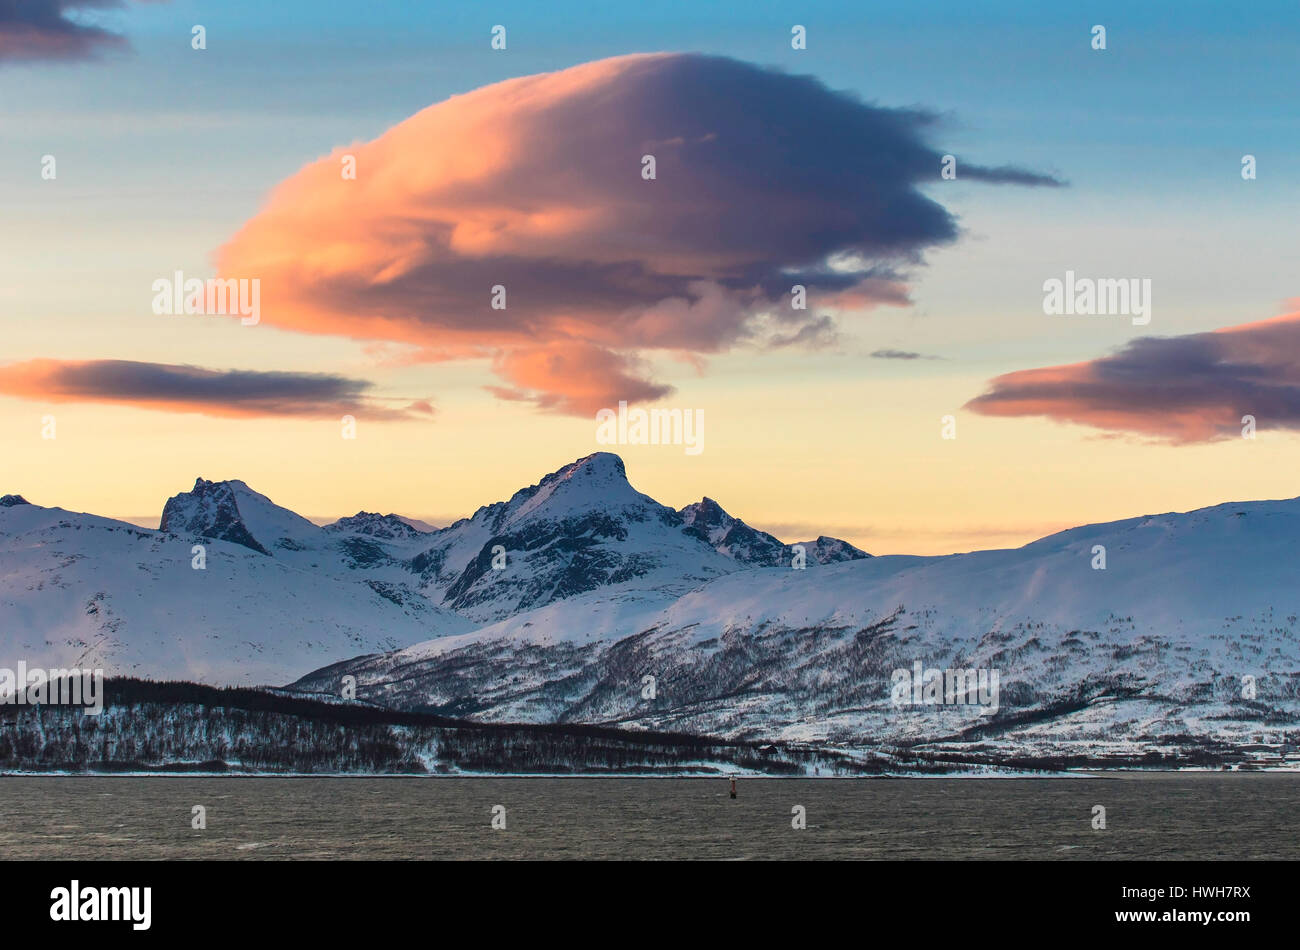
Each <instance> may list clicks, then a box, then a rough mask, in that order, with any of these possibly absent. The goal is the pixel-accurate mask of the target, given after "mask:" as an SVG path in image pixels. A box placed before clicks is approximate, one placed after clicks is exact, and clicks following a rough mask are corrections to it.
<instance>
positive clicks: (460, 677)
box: [295, 499, 1300, 756]
mask: <svg viewBox="0 0 1300 950" xmlns="http://www.w3.org/2000/svg"><path fill="white" fill-rule="evenodd" d="M702 505H704V506H706V507H707V506H708V502H707V500H706V502H704V503H702ZM702 515H703V516H702ZM710 524H717V525H718V526H719V527H721V525H722V519H721V518H719V517H717V516H716V515H714V514H712V513H711V512H708V511H705V512H701V509H700V508H698V507H697V508H695V509H694V521H693V523H692V524H691V525H688V527H695V526H700V527H702V528H703V527H704V526H705V525H710ZM724 536H725V535H724ZM706 537H707V539H708V540H709V541H710V542H711V543H717V542H718V540H719V538H718V536H716V535H715V534H712V533H707V532H706ZM746 550H753V547H749V548H747V549H746ZM1102 558H1104V561H1103V560H1102ZM810 560H811V559H810ZM1103 563H1104V567H1103V566H1102V565H1103ZM1297 576H1300V499H1297V500H1290V501H1276V502H1252V503H1243V504H1229V505H1220V506H1218V507H1214V508H1208V509H1204V510H1200V511H1194V512H1190V513H1186V514H1165V515H1158V516H1148V517H1142V518H1134V519H1129V520H1126V521H1119V522H1113V523H1110V524H1103V525H1091V526H1086V527H1081V528H1076V529H1073V530H1071V531H1066V532H1063V533H1061V534H1057V535H1053V536H1051V537H1048V538H1044V539H1042V540H1040V541H1036V542H1034V543H1032V544H1029V545H1026V546H1025V547H1022V548H1019V549H1015V550H1003V551H985V552H977V553H972V554H963V555H953V556H949V557H927V558H922V557H899V556H894V557H875V558H870V559H865V558H863V559H855V560H852V561H848V562H844V563H838V564H830V565H827V566H824V567H821V568H818V569H817V570H804V571H799V570H792V569H789V568H765V569H750V570H742V571H733V572H729V573H727V574H725V575H723V576H719V577H717V578H715V579H713V580H710V581H708V582H707V583H704V584H701V585H699V586H697V587H696V588H695V589H693V590H691V591H689V592H687V593H685V594H682V595H681V596H676V595H673V594H669V593H663V594H661V595H660V596H657V597H629V596H626V595H625V594H623V593H622V592H621V591H619V590H617V589H612V590H595V591H592V592H589V593H586V594H583V595H581V596H576V597H572V598H569V599H567V600H564V601H560V602H556V603H551V604H548V605H545V606H542V607H540V608H538V609H534V610H531V611H527V612H524V613H520V614H517V615H515V616H512V617H509V618H506V619H503V620H501V621H499V622H496V623H493V624H490V625H488V626H484V627H482V628H480V629H478V630H475V631H473V632H471V633H467V634H462V635H459V636H454V637H446V638H441V639H437V640H431V641H428V642H425V643H421V644H417V645H414V646H411V647H407V648H405V649H402V650H398V651H395V652H391V653H386V654H380V655H374V656H368V657H360V658H357V659H355V660H352V661H349V662H346V663H340V664H335V665H333V666H331V667H327V668H325V669H323V670H320V671H318V672H316V673H315V674H312V675H310V676H307V677H305V678H304V679H303V680H301V681H300V682H299V683H297V684H295V688H298V689H302V690H308V691H312V690H318V691H323V692H333V691H336V690H337V686H338V681H339V677H340V676H341V675H343V674H344V673H350V674H352V675H355V676H356V677H357V678H358V682H359V684H360V685H359V690H358V693H359V695H360V696H363V697H365V698H367V699H369V700H372V701H376V702H379V703H382V704H385V705H392V706H396V707H400V708H413V709H414V708H418V709H428V710H435V711H441V712H445V713H447V714H452V715H461V716H473V717H476V718H481V719H485V720H497V721H584V722H607V723H619V724H624V725H632V726H636V727H642V728H657V729H669V730H682V731H698V732H708V733H713V734H720V735H726V736H731V737H744V738H756V737H763V738H783V739H788V740H791V739H800V740H815V741H830V742H835V743H840V744H845V745H856V746H873V745H877V744H906V745H920V746H923V747H926V748H939V749H942V748H946V747H949V746H951V745H953V744H958V745H961V746H962V747H963V748H968V747H970V745H971V743H972V742H973V743H975V745H976V746H978V747H982V748H989V749H998V750H1001V751H1002V752H1003V753H1005V754H1008V755H1010V754H1017V755H1042V754H1084V755H1089V756H1094V755H1097V754H1120V753H1132V752H1133V751H1134V750H1137V751H1139V752H1150V751H1152V750H1154V751H1157V752H1158V751H1159V750H1161V749H1167V750H1174V749H1177V750H1179V751H1180V754H1183V755H1185V754H1187V753H1188V750H1195V749H1199V748H1213V747H1215V746H1216V745H1220V744H1228V745H1233V746H1242V745H1248V744H1250V743H1253V742H1256V741H1260V740H1263V741H1273V742H1281V741H1288V742H1296V741H1300V628H1298V626H1297V624H1298V623H1300V621H1298V618H1300V585H1298V584H1297V583H1296V578H1297ZM917 662H919V663H921V664H922V670H923V671H928V670H932V669H938V670H946V669H963V670H965V669H974V670H980V669H982V670H985V671H996V672H997V674H998V677H999V684H1000V691H999V695H998V702H997V709H996V711H995V710H992V709H989V708H979V707H976V706H970V705H944V704H906V705H899V704H896V703H895V701H894V700H895V698H897V697H896V696H895V694H894V692H893V686H894V682H895V671H899V670H902V671H905V672H907V673H908V674H909V675H910V673H911V671H913V670H914V668H915V667H914V664H916V663H917ZM647 676H650V677H654V680H653V683H654V691H653V696H650V695H648V694H647V692H646V690H645V684H646V682H647V681H646V680H645V677H647ZM908 695H909V696H910V695H911V693H910V689H909V690H908ZM920 698H924V697H920Z"/></svg>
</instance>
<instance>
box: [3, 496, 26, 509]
mask: <svg viewBox="0 0 1300 950" xmlns="http://www.w3.org/2000/svg"><path fill="white" fill-rule="evenodd" d="M30 504H31V502H30V501H28V500H27V499H26V498H24V497H23V496H22V495H0V508H14V507H16V506H18V505H30Z"/></svg>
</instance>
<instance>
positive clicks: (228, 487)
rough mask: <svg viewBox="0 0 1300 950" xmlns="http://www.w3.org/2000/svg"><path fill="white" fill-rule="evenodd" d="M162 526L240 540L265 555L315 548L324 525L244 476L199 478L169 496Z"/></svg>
mask: <svg viewBox="0 0 1300 950" xmlns="http://www.w3.org/2000/svg"><path fill="white" fill-rule="evenodd" d="M158 530H160V531H164V532H167V533H169V534H194V535H198V536H200V537H204V538H213V539H216V540H219V541H230V542H231V543H233V544H240V545H243V546H244V547H246V548H250V549H252V550H254V551H257V552H259V553H261V554H267V555H269V554H271V553H272V552H273V551H274V550H275V549H277V548H286V549H289V550H301V549H303V548H304V547H309V546H311V545H312V544H313V543H314V542H315V541H316V540H317V539H318V538H319V537H320V535H321V531H322V529H321V528H319V527H318V526H316V525H314V524H312V523H311V522H310V521H308V520H307V519H306V518H304V517H302V516H301V515H298V514H295V513H294V512H292V511H290V510H289V509H288V508H282V507H280V506H279V505H277V504H276V503H275V502H273V501H271V499H270V498H267V497H266V496H265V495H262V494H260V493H258V492H255V491H253V489H251V488H249V487H248V485H247V483H245V482H243V481H240V480H239V479H228V480H225V481H219V482H218V481H210V480H208V479H205V478H201V477H200V478H196V479H195V480H194V488H193V489H192V490H190V491H188V492H181V493H180V494H178V495H173V496H172V497H171V498H169V499H167V504H166V505H164V506H163V513H162V520H161V521H160V522H159V525H158Z"/></svg>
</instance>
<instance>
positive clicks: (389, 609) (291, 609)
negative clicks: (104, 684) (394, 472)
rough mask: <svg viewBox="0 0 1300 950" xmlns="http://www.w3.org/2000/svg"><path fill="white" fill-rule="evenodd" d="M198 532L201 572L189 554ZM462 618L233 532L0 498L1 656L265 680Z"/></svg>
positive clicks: (0, 659)
mask: <svg viewBox="0 0 1300 950" xmlns="http://www.w3.org/2000/svg"><path fill="white" fill-rule="evenodd" d="M256 526H257V527H258V528H265V526H266V522H256ZM287 526H288V527H290V528H294V527H296V525H294V524H293V523H291V522H290V523H287ZM318 530H319V529H318ZM263 536H264V537H268V538H269V537H270V536H269V535H263ZM284 536H285V537H290V535H284ZM199 543H201V544H202V545H203V546H204V548H205V549H206V550H205V556H206V565H205V569H204V570H195V569H194V568H193V566H192V558H193V555H192V553H191V552H192V548H193V546H194V545H195V544H199ZM398 601H401V602H400V603H399V602H398ZM468 627H469V624H468V623H467V622H466V621H464V620H463V619H461V618H459V617H456V616H455V615H452V614H449V613H447V612H445V611H441V610H439V609H438V608H436V607H435V606H433V605H432V604H430V603H428V602H427V601H426V600H424V599H423V598H422V597H419V596H408V597H402V596H401V594H400V591H395V590H394V589H393V588H389V587H386V586H385V585H383V584H382V583H381V582H378V581H374V580H367V579H364V578H357V579H355V580H347V579H341V578H339V577H337V576H332V575H330V574H328V573H325V572H320V571H312V570H302V569H299V568H296V567H294V566H292V565H289V564H286V563H284V562H282V561H280V560H277V559H275V558H272V557H267V556H266V555H264V554H259V553H257V552H256V551H254V550H253V549H251V548H250V547H248V546H246V545H244V544H240V543H235V542H231V541H221V540H212V539H206V538H201V537H198V536H196V535H189V536H186V535H185V534H183V533H182V534H168V533H165V532H162V531H149V530H146V529H143V528H139V527H136V526H135V525H131V524H127V523H125V522H121V521H114V520H111V519H108V518H100V517H96V516H95V515H87V514H77V513H74V512H69V511H64V510H63V509H61V508H43V507H39V506H36V505H30V504H23V505H5V506H3V507H0V667H5V668H9V669H14V668H15V667H16V664H17V663H18V662H19V661H20V660H21V661H25V662H26V663H27V664H28V666H30V667H36V666H40V667H46V668H50V667H54V668H63V667H72V666H82V667H86V666H90V667H102V668H104V669H105V670H106V671H107V672H108V673H110V674H112V673H120V674H130V675H135V676H147V677H151V678H179V679H192V680H198V681H201V682H209V683H223V684H266V683H278V682H283V681H284V680H286V679H289V678H292V677H293V676H295V675H298V674H299V673H301V671H302V670H303V669H304V667H310V666H316V665H319V664H321V663H326V662H330V661H332V660H334V659H337V658H338V657H339V656H342V655H347V654H353V653H357V652H369V651H373V650H383V649H391V648H393V647H397V646H401V645H403V644H406V643H411V642H415V641H417V640H423V639H427V638H428V637H429V636H431V635H436V634H437V633H439V632H460V631H463V630H465V629H467V628H468Z"/></svg>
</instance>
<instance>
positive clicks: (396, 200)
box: [217, 54, 1056, 413]
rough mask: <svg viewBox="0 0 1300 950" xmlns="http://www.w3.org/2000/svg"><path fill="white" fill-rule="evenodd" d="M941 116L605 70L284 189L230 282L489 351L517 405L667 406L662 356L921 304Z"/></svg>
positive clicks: (938, 240) (781, 83)
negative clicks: (919, 286) (911, 272)
mask: <svg viewBox="0 0 1300 950" xmlns="http://www.w3.org/2000/svg"><path fill="white" fill-rule="evenodd" d="M932 122H933V117H932V116H930V115H928V114H925V113H921V112H917V111H914V110H893V109H884V108H879V107H876V106H872V105H867V104H864V103H863V102H861V101H859V100H857V99H856V98H854V97H852V96H849V95H846V94H842V93H836V92H832V91H831V90H829V89H827V88H826V87H825V86H823V85H821V84H820V83H818V82H817V81H816V80H814V79H811V78H808V77H795V76H789V75H786V74H783V73H780V72H777V71H774V70H768V69H761V68H759V67H756V66H752V65H749V64H745V63H740V62H737V61H735V60H730V59H725V58H721V57H711V56H699V55H678V54H644V55H634V56H622V57H617V58H614V59H606V60H601V61H598V62H593V63H587V64H584V65H581V66H576V67H573V68H571V69H565V70H562V71H559V72H554V73H546V74H542V75H536V76H526V77H523V78H519V79H511V80H508V81H506V82H501V83H497V84H495V85H491V86H487V87H484V88H481V89H477V90H474V91H473V92H470V93H467V94H465V95H460V96H454V97H452V98H451V99H448V100H446V101H445V102H441V103H438V104H437V105H434V106H430V107H429V108H427V109H424V110H423V111H421V112H419V113H417V114H416V115H414V116H412V117H411V118H409V119H407V120H405V121H403V122H401V123H399V124H398V125H396V126H394V127H393V128H391V129H389V130H388V131H387V132H385V133H384V134H383V135H381V136H380V137H379V138H377V139H375V140H374V141H371V142H365V143H360V142H358V143H354V144H353V145H350V146H347V147H344V148H338V149H335V151H334V152H333V153H331V154H330V155H328V156H326V157H324V158H322V159H320V160H318V161H315V162H313V163H311V164H309V165H307V166H306V167H304V168H303V169H301V170H300V171H299V172H298V173H296V174H295V175H294V176H293V177H291V178H290V179H288V180H287V181H285V182H284V183H282V184H281V185H280V186H279V187H278V188H276V189H275V191H274V192H273V193H272V195H271V197H270V199H269V200H268V202H267V203H266V206H265V207H264V208H263V209H262V210H261V211H260V212H259V213H258V214H257V215H256V216H255V217H254V218H253V219H251V220H250V221H248V222H247V223H246V224H245V225H244V227H243V228H242V229H241V230H240V231H239V232H238V233H237V234H236V235H235V236H234V237H233V238H232V239H231V240H230V242H229V243H228V244H226V245H225V246H224V247H223V248H221V250H220V251H219V253H218V260H217V263H218V269H219V271H220V272H221V274H222V275H223V276H226V277H235V278H239V277H244V278H259V279H260V280H261V290H262V313H263V322H264V323H270V324H274V325H276V326H279V327H281V328H284V329H288V330H293V331H298V332H304V333H319V334H329V335H336V336H345V337H351V338H354V339H358V340H364V341H367V342H368V343H371V344H374V343H380V344H382V343H390V344H400V345H403V346H406V347H409V348H410V349H411V351H412V352H413V353H415V354H417V355H418V358H426V357H427V358H430V359H440V360H442V359H467V358H483V357H490V358H491V360H492V365H493V366H494V367H495V368H496V370H497V372H499V373H500V374H502V375H503V376H504V377H505V379H506V382H508V383H511V384H512V386H507V387H497V388H496V389H494V391H495V392H497V393H498V394H499V395H501V396H502V397H503V398H524V399H531V400H533V401H534V402H536V403H537V404H538V405H539V406H541V407H543V408H547V409H553V410H555V411H560V412H584V413H585V412H586V411H587V409H586V407H588V406H590V405H591V404H592V401H593V400H596V399H599V400H608V399H610V398H611V397H618V398H625V399H628V400H629V401H634V400H639V399H653V398H656V394H659V395H662V394H664V393H666V392H667V391H668V389H667V387H665V386H662V385H659V384H656V383H654V382H653V381H651V380H650V379H648V378H647V375H646V374H647V372H648V370H647V368H646V364H645V363H644V362H643V361H644V358H645V357H646V355H648V354H649V353H651V352H655V351H658V352H662V353H665V354H668V355H671V356H674V357H679V358H685V359H691V358H698V356H699V355H700V354H712V353H718V352H722V351H725V350H726V349H728V348H729V347H731V346H732V345H734V344H736V343H737V342H739V341H742V340H746V341H753V340H756V339H757V340H759V342H762V338H763V335H764V332H765V330H764V328H765V327H771V326H777V327H779V328H780V332H779V333H778V334H776V338H777V339H779V340H780V341H785V342H789V341H791V340H795V341H800V342H802V341H804V340H813V339H825V338H827V333H826V332H825V330H824V329H821V328H819V329H816V330H809V331H807V332H804V333H802V334H801V331H802V330H803V328H804V327H805V325H807V324H811V323H814V322H817V321H823V320H824V319H825V309H826V308H828V307H837V306H844V307H856V308H861V307H867V306H874V305H877V304H882V303H884V304H890V305H901V304H905V303H907V296H906V291H905V289H904V288H903V287H902V285H901V283H900V282H899V279H898V277H899V275H898V274H897V272H896V267H898V266H902V265H910V264H915V263H917V262H918V261H919V258H920V254H921V252H922V251H924V250H925V249H926V248H928V247H930V246H934V245H937V244H942V243H945V242H948V241H951V240H954V239H955V237H956V234H957V230H956V226H955V222H954V220H953V218H952V217H951V215H950V214H949V213H948V212H947V211H946V209H944V208H943V207H942V206H940V205H938V204H937V203H935V202H934V201H932V200H930V199H929V198H927V197H925V196H924V195H923V194H922V193H921V192H920V190H919V188H918V185H919V184H920V183H922V182H925V181H929V180H934V179H936V178H937V176H938V174H939V169H940V166H941V157H942V156H941V154H940V153H939V152H938V151H936V150H934V149H932V148H930V147H929V146H928V145H926V144H925V143H924V140H923V137H922V133H923V131H924V129H925V128H926V127H927V126H929V125H930V124H931V123H932ZM646 156H652V157H653V161H654V177H653V179H648V178H647V177H644V176H643V170H644V169H645V168H646V167H647V163H646V161H645V157H646ZM352 168H355V177H354V178H353V177H348V176H347V174H346V173H347V172H349V171H350V170H351V169H352ZM966 174H967V177H969V178H972V179H974V180H984V181H989V182H1012V183H1017V184H1049V185H1050V184H1056V182H1055V181H1054V180H1053V179H1050V178H1046V177H1044V176H1038V175H1034V174H1032V173H1029V172H1022V171H1019V170H1016V169H1005V168H1002V169H980V168H978V167H975V168H970V169H967V172H966ZM846 260H847V261H853V262H856V263H854V264H852V265H847V266H846V265H845V264H844V263H843V262H844V261H846ZM832 262H835V263H834V264H833V263H832ZM795 284H803V285H804V286H805V287H806V288H807V289H808V295H809V307H808V310H806V311H795V310H793V309H792V307H791V297H790V292H791V288H792V286H793V285H795ZM496 287H502V288H504V290H505V298H504V308H501V307H495V308H494V307H493V306H492V303H493V299H494V293H493V290H494V288H496ZM496 300H497V302H498V303H500V302H501V297H500V295H499V294H498V295H496ZM815 311H816V312H815ZM557 368H562V369H557ZM577 370H581V371H582V372H584V373H586V374H588V375H586V376H584V377H583V378H575V377H573V376H571V375H570V372H571V371H577ZM596 394H599V396H597V395H596ZM614 401H615V402H616V401H617V399H615V400H614ZM605 404H608V403H607V402H606V403H605Z"/></svg>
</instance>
